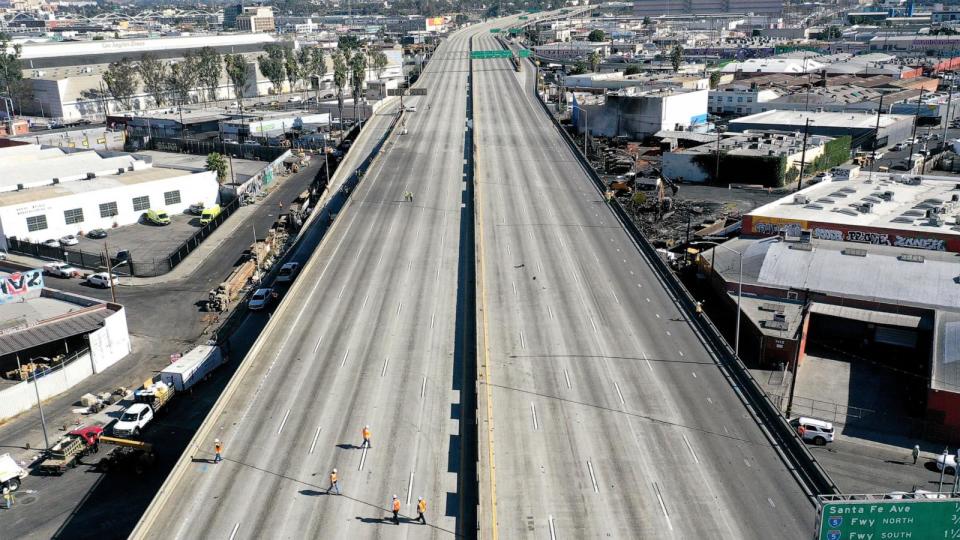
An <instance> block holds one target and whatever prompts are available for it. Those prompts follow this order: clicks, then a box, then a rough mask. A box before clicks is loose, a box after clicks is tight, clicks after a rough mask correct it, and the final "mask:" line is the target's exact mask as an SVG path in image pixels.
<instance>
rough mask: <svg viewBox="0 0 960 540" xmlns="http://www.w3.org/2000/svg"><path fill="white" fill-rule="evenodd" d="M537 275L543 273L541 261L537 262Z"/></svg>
mask: <svg viewBox="0 0 960 540" xmlns="http://www.w3.org/2000/svg"><path fill="white" fill-rule="evenodd" d="M537 273H538V274H542V273H543V267H541V266H540V261H537Z"/></svg>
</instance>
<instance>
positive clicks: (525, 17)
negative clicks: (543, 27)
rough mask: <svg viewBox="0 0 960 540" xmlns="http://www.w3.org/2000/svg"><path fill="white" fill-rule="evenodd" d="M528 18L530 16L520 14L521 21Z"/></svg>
mask: <svg viewBox="0 0 960 540" xmlns="http://www.w3.org/2000/svg"><path fill="white" fill-rule="evenodd" d="M529 18H530V17H527V16H526V15H521V16H520V20H521V21H525V20H527V19H529Z"/></svg>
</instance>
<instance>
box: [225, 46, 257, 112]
mask: <svg viewBox="0 0 960 540" xmlns="http://www.w3.org/2000/svg"><path fill="white" fill-rule="evenodd" d="M223 63H224V67H225V69H226V71H227V78H228V79H230V85H231V86H232V87H233V95H234V96H235V97H236V98H237V105H238V106H239V107H240V112H243V97H244V96H243V91H244V88H246V86H247V79H249V78H250V75H251V74H252V72H253V69H252V68H251V66H250V64H248V63H247V59H246V58H244V57H243V55H242V54H228V55H226V56H224V57H223Z"/></svg>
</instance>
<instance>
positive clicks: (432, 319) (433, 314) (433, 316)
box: [430, 311, 437, 328]
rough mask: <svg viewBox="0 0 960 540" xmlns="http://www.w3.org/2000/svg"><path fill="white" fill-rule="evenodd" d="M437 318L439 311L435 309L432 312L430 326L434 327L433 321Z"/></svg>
mask: <svg viewBox="0 0 960 540" xmlns="http://www.w3.org/2000/svg"><path fill="white" fill-rule="evenodd" d="M436 318H437V312H436V311H434V312H433V313H431V314H430V328H433V322H434V320H436Z"/></svg>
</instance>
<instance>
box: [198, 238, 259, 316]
mask: <svg viewBox="0 0 960 540" xmlns="http://www.w3.org/2000/svg"><path fill="white" fill-rule="evenodd" d="M257 244H260V242H257ZM251 249H257V248H256V247H254V248H251ZM256 270H257V262H256V261H255V260H247V261H245V262H244V263H243V264H241V265H240V266H238V267H237V269H236V270H234V271H233V273H232V274H230V276H229V277H227V280H226V281H224V282H223V283H221V284H220V285H219V286H218V287H217V288H216V289H213V290H211V291H210V292H209V293H208V295H207V311H218V312H222V311H226V309H227V306H228V305H229V304H230V302H231V301H233V300H234V299H235V298H236V297H237V294H239V292H240V291H241V290H242V289H243V287H244V286H245V285H246V284H247V281H249V280H250V278H251V277H253V274H254V272H255V271H256Z"/></svg>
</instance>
